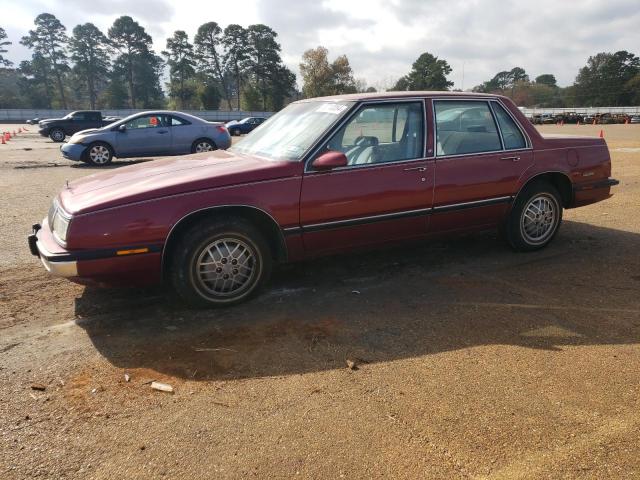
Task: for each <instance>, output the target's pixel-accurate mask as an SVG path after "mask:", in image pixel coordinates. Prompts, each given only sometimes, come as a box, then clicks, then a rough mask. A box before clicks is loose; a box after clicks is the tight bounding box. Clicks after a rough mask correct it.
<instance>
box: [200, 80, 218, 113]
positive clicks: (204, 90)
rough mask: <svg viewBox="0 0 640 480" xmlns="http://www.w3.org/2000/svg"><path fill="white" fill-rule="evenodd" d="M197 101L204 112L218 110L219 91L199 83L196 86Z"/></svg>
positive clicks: (209, 84)
mask: <svg viewBox="0 0 640 480" xmlns="http://www.w3.org/2000/svg"><path fill="white" fill-rule="evenodd" d="M198 99H199V100H200V104H201V105H202V108H204V109H205V110H218V109H219V108H220V100H221V98H220V90H219V89H218V86H217V85H215V84H211V83H204V82H202V83H200V84H199V86H198Z"/></svg>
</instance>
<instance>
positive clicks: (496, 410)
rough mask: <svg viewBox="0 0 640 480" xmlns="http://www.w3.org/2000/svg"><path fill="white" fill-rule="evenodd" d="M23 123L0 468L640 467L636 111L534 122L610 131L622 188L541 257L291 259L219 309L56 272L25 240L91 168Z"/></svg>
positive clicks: (569, 224)
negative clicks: (596, 122)
mask: <svg viewBox="0 0 640 480" xmlns="http://www.w3.org/2000/svg"><path fill="white" fill-rule="evenodd" d="M7 128H9V129H11V130H13V129H14V126H7V125H0V130H4V129H7ZM17 128H18V126H15V129H17ZM29 128H30V131H31V132H29V133H27V134H22V135H20V136H18V137H17V138H15V139H12V140H11V142H10V143H9V144H8V145H0V188H1V192H2V195H1V196H0V201H1V202H2V204H1V209H2V212H3V214H2V216H0V232H1V233H2V237H1V238H2V239H3V243H4V249H3V254H2V255H1V256H0V382H1V385H2V388H1V389H0V420H1V421H0V478H2V479H24V478H51V479H60V478H92V479H114V478H136V479H147V478H216V479H218V478H246V477H252V476H253V477H257V478H291V477H295V476H298V477H300V478H322V479H325V478H381V477H386V478H411V479H414V478H442V479H451V478H491V479H498V478H531V479H539V478H593V479H604V478H607V479H612V478H620V479H622V478H625V479H627V478H637V477H639V476H640V444H639V443H638V437H639V436H640V368H639V365H640V348H639V344H640V296H639V295H638V291H639V288H640V255H639V254H638V250H639V249H638V247H639V246H640V241H639V240H640V184H639V180H640V125H607V126H604V127H600V126H580V127H577V126H563V127H557V126H545V127H541V129H542V130H544V131H545V132H553V133H570V134H587V135H597V134H598V132H599V131H600V129H601V128H603V130H604V132H605V138H606V139H607V141H608V143H609V147H610V148H611V151H612V156H613V162H614V166H613V170H614V171H613V176H614V177H615V178H618V179H619V180H621V182H622V183H621V185H620V186H619V187H616V189H615V196H614V197H613V198H611V199H610V200H608V201H606V202H602V203H599V204H596V205H593V206H589V207H585V208H581V209H577V210H571V211H567V212H566V215H565V223H564V224H563V226H562V228H561V231H560V233H559V235H558V237H557V238H556V240H555V241H554V243H553V244H552V245H551V246H550V247H549V248H547V249H546V250H544V251H541V252H536V253H532V254H516V253H513V252H512V251H510V250H509V249H508V248H507V247H506V246H505V245H504V244H503V243H501V242H500V241H499V240H498V239H497V238H496V235H495V234H493V233H485V234H480V235H474V236H469V237H465V238H458V239H453V240H448V241H440V242H434V243H430V244H428V245H423V246H411V247H399V248H394V249H390V250H385V251H381V252H376V253H367V254H360V255H352V256H343V257H336V258H331V259H328V260H327V259H325V260H321V261H317V262H309V263H304V264H298V265H291V266H285V267H282V268H280V269H279V270H278V271H277V272H276V274H275V278H274V280H273V282H272V288H271V290H270V291H268V292H266V293H265V294H263V295H262V296H261V297H259V298H257V299H256V300H254V301H252V302H250V303H248V304H245V305H242V306H239V307H235V308H231V309H227V310H220V311H193V310H186V309H184V308H183V307H181V306H180V305H176V304H173V303H171V302H170V301H169V300H167V296H166V295H165V292H163V291H162V290H161V289H150V290H144V291H132V290H96V289H90V288H84V287H80V286H77V285H73V284H71V283H68V282H66V281H64V280H58V279H54V278H51V277H48V276H47V275H46V274H45V272H44V269H43V268H42V267H41V265H40V264H39V262H38V261H37V260H36V259H35V258H34V257H32V256H31V255H30V254H29V253H28V249H27V245H26V240H25V234H26V233H27V232H28V230H29V228H30V225H31V224H32V223H34V222H37V221H39V220H40V219H41V218H42V217H43V216H44V215H45V214H46V211H47V209H48V207H49V204H50V202H51V198H52V196H53V195H55V193H56V192H57V191H58V190H59V189H60V188H61V186H62V185H63V183H64V182H65V180H67V179H69V180H71V179H74V178H77V177H80V176H83V175H87V174H90V173H93V172H94V171H95V169H93V168H90V167H87V166H84V165H78V164H74V163H72V162H69V161H66V160H64V159H62V157H61V156H60V154H59V152H58V145H57V144H54V143H52V142H50V141H49V140H48V139H44V138H41V137H39V136H37V134H35V133H33V132H34V131H35V127H29ZM127 163H131V162H130V161H126V162H124V161H115V162H114V164H113V166H112V167H111V168H118V167H120V166H122V165H125V164H127ZM347 360H353V361H355V362H356V364H357V369H355V370H352V369H350V368H347V365H346V362H347ZM125 374H127V375H129V376H130V381H128V382H127V381H125ZM152 380H156V381H161V382H165V383H168V384H170V385H172V386H173V388H174V390H175V392H174V394H168V393H162V392H157V391H154V390H152V389H151V388H150V385H149V382H151V381H152ZM32 387H37V388H44V390H37V389H33V388H32Z"/></svg>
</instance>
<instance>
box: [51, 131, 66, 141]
mask: <svg viewBox="0 0 640 480" xmlns="http://www.w3.org/2000/svg"><path fill="white" fill-rule="evenodd" d="M65 137H66V135H65V134H64V131H63V130H62V129H61V128H54V129H53V130H51V131H50V132H49V138H50V139H51V140H53V141H54V142H56V143H60V142H63V141H64V138H65Z"/></svg>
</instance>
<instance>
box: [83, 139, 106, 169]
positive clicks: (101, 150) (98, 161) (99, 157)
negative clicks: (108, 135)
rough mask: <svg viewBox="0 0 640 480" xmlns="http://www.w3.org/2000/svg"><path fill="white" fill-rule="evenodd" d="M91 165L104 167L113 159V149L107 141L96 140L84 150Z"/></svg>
mask: <svg viewBox="0 0 640 480" xmlns="http://www.w3.org/2000/svg"><path fill="white" fill-rule="evenodd" d="M83 160H84V161H85V162H86V163H88V164H89V165H93V166H96V167H104V166H107V165H109V164H110V163H111V160H113V149H112V148H111V145H109V144H108V143H105V142H94V143H92V144H91V145H89V146H88V147H87V149H86V150H85V152H84V159H83Z"/></svg>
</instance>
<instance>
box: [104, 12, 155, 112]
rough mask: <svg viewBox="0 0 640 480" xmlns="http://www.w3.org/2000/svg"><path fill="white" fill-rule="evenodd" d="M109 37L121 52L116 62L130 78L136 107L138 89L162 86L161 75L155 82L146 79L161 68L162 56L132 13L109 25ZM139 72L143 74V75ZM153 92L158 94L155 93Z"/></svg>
mask: <svg viewBox="0 0 640 480" xmlns="http://www.w3.org/2000/svg"><path fill="white" fill-rule="evenodd" d="M108 34H109V38H110V39H111V41H112V42H113V44H114V46H115V47H116V49H117V50H118V51H119V52H120V54H119V55H118V57H117V58H116V60H115V62H114V67H115V68H114V73H116V74H122V75H123V76H124V78H125V79H126V82H127V85H128V88H129V104H130V106H131V108H136V105H137V103H138V97H137V93H138V92H139V91H141V90H142V91H143V96H145V97H147V96H148V94H147V93H145V92H144V90H145V88H147V87H149V88H151V89H152V90H160V91H161V88H160V83H159V78H160V77H157V78H156V79H155V81H153V82H152V84H151V85H149V84H146V85H145V82H146V81H148V80H150V79H149V78H148V77H149V73H151V72H156V71H158V70H159V65H161V64H162V59H160V58H159V57H157V56H156V55H155V54H154V53H153V50H152V49H151V42H152V39H151V36H150V35H149V34H147V32H146V31H145V29H144V28H143V27H142V26H140V24H139V23H138V22H136V21H135V20H133V19H132V18H131V17H129V16H122V17H120V18H117V19H116V20H115V22H113V26H112V27H111V28H110V29H109V33H108ZM138 75H142V77H145V78H141V77H140V76H138ZM153 96H156V95H155V94H154V95H153Z"/></svg>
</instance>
